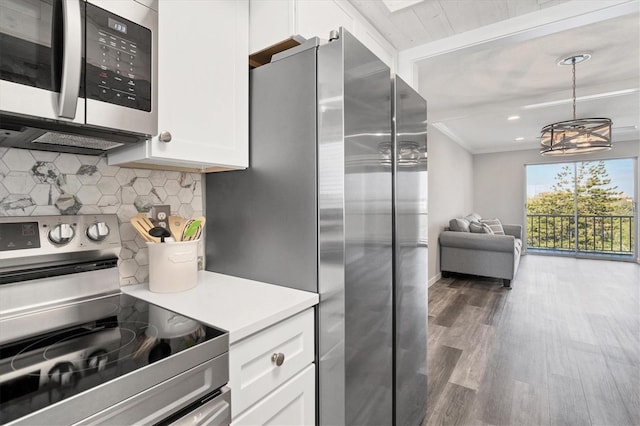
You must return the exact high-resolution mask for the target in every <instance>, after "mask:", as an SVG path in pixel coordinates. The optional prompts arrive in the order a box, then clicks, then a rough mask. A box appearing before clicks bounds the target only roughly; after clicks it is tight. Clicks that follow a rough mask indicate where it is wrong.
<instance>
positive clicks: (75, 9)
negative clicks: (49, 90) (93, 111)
mask: <svg viewBox="0 0 640 426" xmlns="http://www.w3.org/2000/svg"><path fill="white" fill-rule="evenodd" d="M62 15H63V26H62V32H63V35H62V37H63V43H64V52H62V79H61V81H60V97H59V98H58V116H60V117H64V118H71V119H73V118H75V116H76V108H77V105H78V92H79V91H80V75H81V73H80V71H81V68H82V18H81V15H80V0H63V2H62Z"/></svg>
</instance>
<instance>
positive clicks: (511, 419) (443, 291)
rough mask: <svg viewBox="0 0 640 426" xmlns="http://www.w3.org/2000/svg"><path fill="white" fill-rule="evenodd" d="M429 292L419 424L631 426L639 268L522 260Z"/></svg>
mask: <svg viewBox="0 0 640 426" xmlns="http://www.w3.org/2000/svg"><path fill="white" fill-rule="evenodd" d="M512 287H513V290H506V289H504V288H502V286H501V283H500V282H499V281H498V280H494V279H489V278H486V279H485V278H477V277H470V276H462V275H453V276H452V277H451V278H447V279H442V280H440V281H438V282H437V283H435V284H434V285H433V286H431V287H430V288H429V349H428V380H429V385H428V395H427V398H428V411H427V417H426V420H425V424H426V425H496V426H497V425H640V297H639V295H640V265H637V264H633V263H624V262H612V261H602V260H582V259H580V260H578V259H570V258H558V257H550V256H535V255H527V256H525V257H523V258H522V262H521V266H520V270H519V271H518V275H517V277H516V279H515V280H514V281H513V283H512Z"/></svg>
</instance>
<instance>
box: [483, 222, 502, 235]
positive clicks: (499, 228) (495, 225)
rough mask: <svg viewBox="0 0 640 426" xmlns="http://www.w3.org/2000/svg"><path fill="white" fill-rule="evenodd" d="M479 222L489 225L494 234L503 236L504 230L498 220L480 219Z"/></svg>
mask: <svg viewBox="0 0 640 426" xmlns="http://www.w3.org/2000/svg"><path fill="white" fill-rule="evenodd" d="M480 222H481V223H484V224H486V225H489V227H490V228H491V230H492V231H493V233H494V234H496V235H504V228H502V223H501V222H500V220H499V219H482V220H481V221H480Z"/></svg>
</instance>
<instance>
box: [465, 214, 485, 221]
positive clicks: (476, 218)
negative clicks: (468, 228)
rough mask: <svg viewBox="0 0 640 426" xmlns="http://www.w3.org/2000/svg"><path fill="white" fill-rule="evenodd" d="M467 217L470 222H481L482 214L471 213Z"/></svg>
mask: <svg viewBox="0 0 640 426" xmlns="http://www.w3.org/2000/svg"><path fill="white" fill-rule="evenodd" d="M465 219H467V220H468V221H469V222H480V220H481V219H482V216H480V215H479V214H478V213H469V214H468V215H467V216H466V217H465Z"/></svg>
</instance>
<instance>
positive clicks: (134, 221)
mask: <svg viewBox="0 0 640 426" xmlns="http://www.w3.org/2000/svg"><path fill="white" fill-rule="evenodd" d="M131 225H133V227H134V229H135V230H136V231H138V234H140V236H141V237H142V238H143V239H144V240H145V241H148V242H150V243H159V242H160V238H157V237H152V236H151V235H149V230H150V229H151V228H153V226H154V225H153V223H152V222H151V220H149V218H148V217H147V215H145V214H144V213H138V214H137V215H135V216H133V217H132V218H131Z"/></svg>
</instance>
